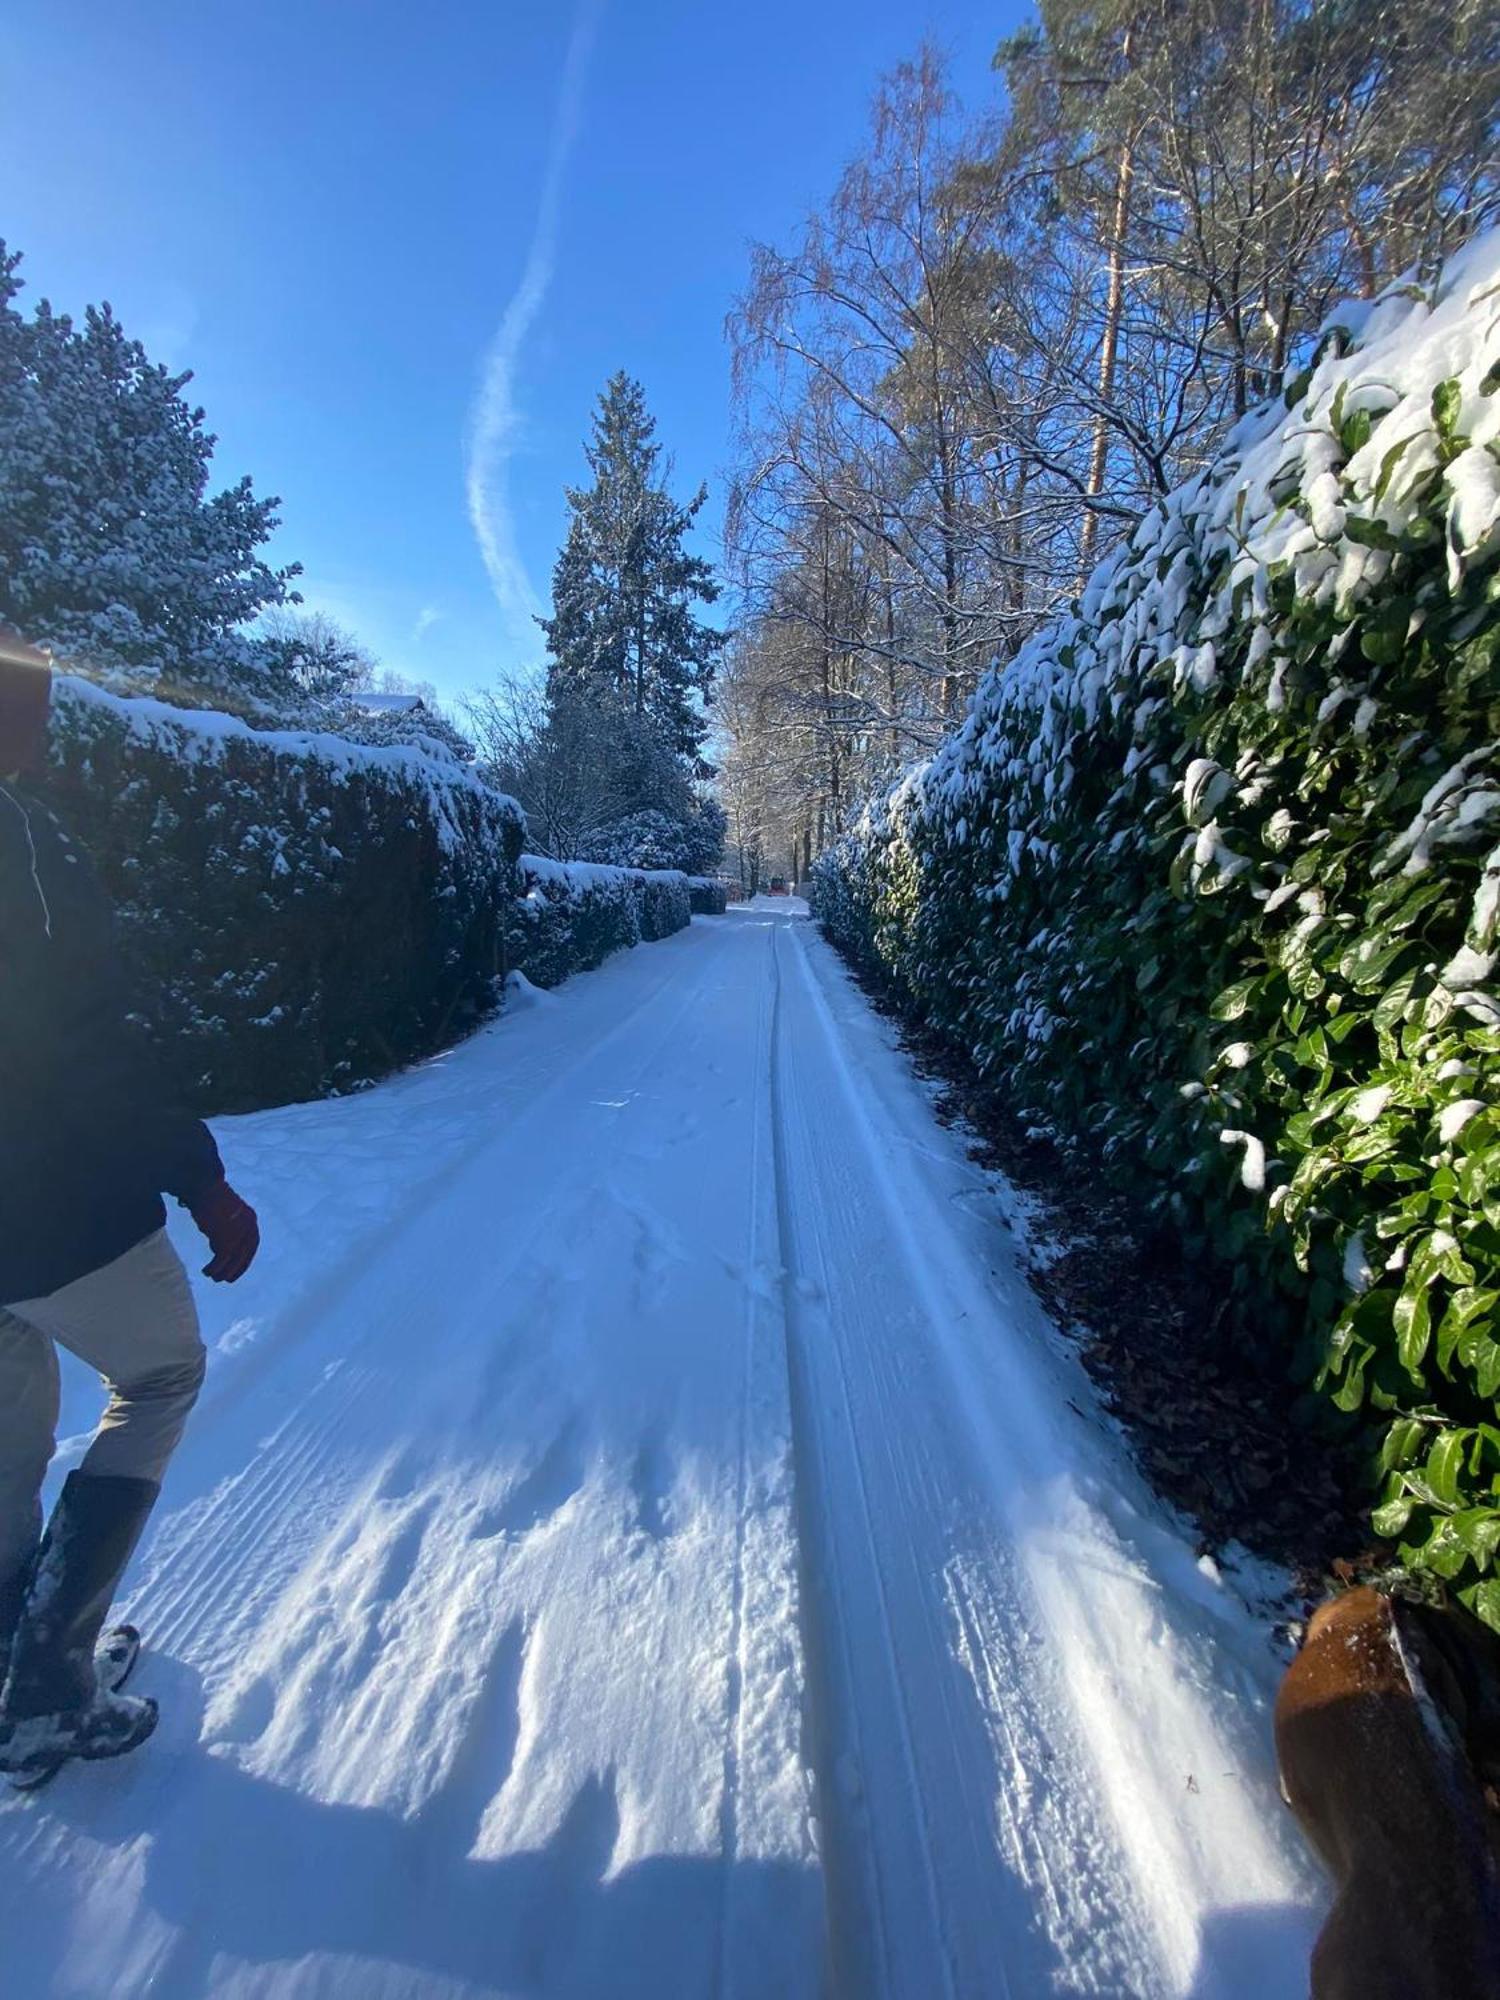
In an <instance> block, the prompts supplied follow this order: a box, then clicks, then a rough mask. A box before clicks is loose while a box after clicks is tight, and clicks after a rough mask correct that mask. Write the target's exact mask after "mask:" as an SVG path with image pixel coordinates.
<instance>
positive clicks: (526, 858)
mask: <svg viewBox="0 0 1500 2000" xmlns="http://www.w3.org/2000/svg"><path fill="white" fill-rule="evenodd" d="M521 886H522V891H523V893H522V895H521V897H520V899H519V901H518V902H517V903H516V904H515V906H514V915H513V919H512V925H511V934H510V940H509V950H510V961H511V963H512V964H513V965H515V966H517V967H519V969H520V970H521V971H522V972H524V973H525V974H526V977H527V978H528V979H529V980H531V982H532V984H533V985H535V986H558V985H560V984H561V983H562V981H563V980H564V979H566V978H567V977H568V975H569V974H570V973H572V972H584V971H591V970H592V969H593V968H594V967H595V966H597V965H600V964H602V963H603V961H604V960H605V959H606V958H608V957H609V955H610V953H611V952H615V951H620V950H622V949H624V948H625V947H627V946H629V945H634V944H639V943H640V942H641V940H642V939H643V938H644V939H646V940H648V941H650V940H655V939H658V938H664V937H670V936H671V934H672V933H673V932H674V931H680V930H682V929H683V928H684V927H685V925H686V924H687V923H688V922H689V920H690V917H691V914H692V913H691V909H690V905H689V896H688V884H687V878H686V877H685V876H683V875H679V874H675V873H671V872H659V873H647V872H646V871H644V870H641V869H632V868H610V867H605V866H603V865H601V864H599V863H596V862H591V861H550V860H548V859H547V858H546V857H545V856H543V855H538V854H524V855H522V857H521Z"/></svg>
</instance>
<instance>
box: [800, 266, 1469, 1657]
mask: <svg viewBox="0 0 1500 2000" xmlns="http://www.w3.org/2000/svg"><path fill="white" fill-rule="evenodd" d="M1497 555H1500V235H1494V234H1492V235H1489V236H1487V237H1485V238H1483V239H1480V240H1479V241H1478V242H1476V243H1474V244H1471V245H1470V246H1469V247H1468V249H1467V250H1466V251H1464V252H1463V253H1462V254H1461V255H1459V256H1458V257H1456V258H1454V259H1453V260H1451V261H1450V263H1449V265H1448V266H1447V267H1446V269H1445V270H1444V271H1443V273H1442V275H1441V277H1440V278H1439V280H1438V281H1437V283H1436V284H1435V285H1434V286H1433V287H1431V288H1430V289H1424V288H1419V287H1417V286H1415V285H1411V284H1403V285H1399V286H1396V287H1394V288H1392V290H1391V291H1390V292H1388V293H1387V294H1385V295H1384V296H1383V297H1382V298H1381V299H1379V300H1378V301H1376V302H1374V303H1373V304H1372V305H1369V306H1363V307H1360V308H1358V309H1357V310H1351V311H1350V312H1349V313H1348V314H1346V315H1345V316H1344V317H1343V320H1342V324H1339V325H1333V326H1330V327H1329V328H1328V329H1327V331H1326V333H1325V335H1324V337H1323V339H1322V341H1321V344H1320V346H1319V349H1318V351H1317V354H1316V356H1315V359H1314V363H1313V366H1312V368H1311V369H1310V371H1309V373H1308V374H1307V375H1305V376H1304V377H1303V378H1302V379H1300V380H1299V381H1298V382H1296V383H1295V384H1293V385H1292V387H1291V388H1290V389H1289V390H1288V392H1287V395H1286V398H1285V401H1284V404H1279V405H1277V406H1275V407H1272V408H1269V409H1266V410H1263V411H1260V412H1258V413H1256V414H1255V415H1253V416H1252V417H1250V418H1248V419H1247V420H1246V421H1245V422H1244V423H1242V424H1241V425H1240V426H1239V427H1238V429H1237V430H1236V432H1235V433H1234V434H1233V435H1232V436H1231V437H1230V438H1229V439H1228V441H1227V443H1226V445H1225V448H1224V449H1223V451H1222V452H1221V454H1220V455H1219V457H1218V458H1217V460H1216V461H1215V462H1214V464H1213V465H1212V466H1210V467H1209V468H1208V470H1207V471H1206V472H1205V473H1204V474H1202V475H1201V476H1200V477H1199V478H1197V479H1196V480H1194V481H1192V482H1191V483H1189V484H1188V485H1186V486H1184V487H1182V488H1181V489H1179V490H1178V491H1176V492H1174V493H1173V494H1171V495H1169V496H1168V497H1167V498H1166V499H1165V500H1164V501H1163V502H1162V503H1160V505H1158V506H1157V507H1156V508H1155V509H1153V510H1152V512H1151V513H1149V514H1148V515H1147V516H1146V517H1145V518H1144V519H1143V520H1142V521H1141V522H1140V524H1139V526H1138V527H1137V529H1136V531H1135V533H1134V535H1133V536H1132V537H1131V539H1130V541H1129V542H1128V543H1127V544H1126V545H1125V546H1124V547H1122V548H1121V549H1120V550H1119V551H1118V552H1117V553H1116V554H1115V555H1114V556H1113V557H1111V558H1110V559H1109V560H1108V561H1107V562H1106V563H1104V564H1103V565H1101V567H1100V568H1099V569H1098V570H1097V571H1096V572H1095V574H1094V576H1093V577H1092V578H1091V580H1090V582H1089V584H1088V586H1087V589H1086V590H1085V592H1084V594H1083V597H1082V599H1081V601H1080V602H1079V604H1078V606H1077V607H1076V609H1075V612H1074V613H1073V614H1072V615H1069V616H1066V617H1063V618H1061V619H1059V620H1058V621H1057V622H1056V623H1055V624H1053V625H1052V626H1050V627H1049V628H1048V629H1046V630H1045V631H1043V632H1041V633H1040V634H1038V635H1037V637H1036V638H1035V639H1034V640H1033V641H1032V642H1031V643H1030V644H1029V645H1028V646H1027V647H1026V648H1025V649H1024V650H1023V651H1022V653H1021V654H1020V655H1019V656H1018V657H1017V658H1016V659H1015V660H1014V661H1012V662H1010V663H1009V664H1008V665H1007V666H1006V667H1005V668H1004V669H1003V670H999V671H997V672H996V673H994V674H993V675H991V676H990V677H989V678H987V679H986V680H985V682H984V683H983V684H982V685H981V687H980V689H979V691H978V693H977V695H976V697H975V700H974V702H973V705H972V707H971V710H970V712H969V714H968V715H967V717H966V718H965V720H964V723H963V725H962V727H961V728H960V729H959V731H958V732H957V733H956V735H955V736H953V737H952V738H951V739H950V740H949V741H948V742H947V743H945V744H944V745H943V747H942V748H941V749H940V750H939V751H938V753H937V754H936V756H935V757H934V758H933V759H932V760H931V762H930V763H929V764H927V765H926V766H925V767H923V768H921V769H919V770H916V771H914V772H912V773H910V774H909V775H908V776H907V777H906V778H905V779H904V780H903V781H902V783H901V784H899V785H898V786H896V787H895V788H894V789H893V791H892V792H891V793H889V794H888V795H887V796H885V797H883V798H880V799H878V800H876V801H874V802H872V803H871V804H870V805H869V806H868V807H867V809H866V810H865V812H864V814H863V816H862V817H861V819H860V820H859V822H858V824H857V825H856V827H855V828H854V830H853V831H852V832H851V833H849V834H848V835H846V836H845V838H844V839H843V840H842V841H841V842H840V843H839V844H838V845H837V846H836V847H835V848H834V849H833V850H831V851H830V853H829V854H828V855H826V856H825V857H824V859H823V860H822V862H821V863H820V864H819V867H818V870H817V876H816V885H815V903H816V907H817V909H818V912H819V914H820V916H821V918H822V921H823V922H824V924H825V925H826V927H827V928H828V930H829V932H830V934H831V935H832V936H833V937H834V938H835V939H836V940H837V941H838V942H839V943H840V944H841V945H842V946H843V947H844V948H845V949H846V950H847V951H848V952H849V953H850V954H851V955H853V956H854V957H856V958H857V959H858V960H860V961H861V962H863V963H864V964H865V965H866V966H868V967H869V968H870V969H871V970H872V971H874V972H876V973H878V974H879V975H880V976H881V977H883V978H884V979H885V980H886V981H887V982H888V983H889V985H890V986H891V987H892V988H893V989H894V991H895V992H896V993H897V995H898V996H899V997H900V998H901V999H902V1000H903V1001H904V1002H905V1003H906V1004H907V1005H908V1006H910V1007H911V1008H913V1009H915V1010H917V1011H919V1012H920V1013H921V1014H922V1015H924V1016H925V1017H926V1018H927V1019H928V1020H930V1021H931V1022H932V1023H934V1024H935V1025H937V1026H938V1027H940V1028H941V1029H942V1030H944V1031H945V1032H946V1033H948V1034H949V1035H951V1036H952V1037H953V1038H954V1040H955V1041H956V1042H958V1043H959V1044H961V1045H962V1046H963V1047H964V1048H965V1049H967V1050H969V1051H971V1052H972V1053H973V1055H974V1056H975V1057H976V1059H977V1060H978V1061H979V1062H980V1063H981V1064H982V1065H983V1066H984V1068H985V1070H986V1072H987V1073H988V1074H989V1075H990V1076H991V1077H993V1078H995V1079H996V1080H997V1081H999V1082H1000V1083H1001V1085H1002V1087H1003V1088H1004V1090H1005V1091H1006V1092H1007V1094H1008V1095H1009V1097H1010V1099H1011V1101H1012V1102H1013V1103H1014V1105H1015V1106H1016V1108H1017V1109H1018V1110H1019V1111H1021V1112H1022V1113H1023V1114H1025V1115H1028V1116H1030V1117H1031V1118H1034V1119H1039V1120H1042V1121H1045V1122H1046V1123H1047V1124H1048V1125H1050V1127H1051V1128H1052V1129H1053V1130H1054V1131H1055V1132H1056V1133H1057V1134H1058V1135H1059V1136H1060V1137H1061V1138H1063V1139H1064V1140H1066V1141H1068V1142H1071V1143H1074V1144H1077V1145H1081V1146H1084V1145H1086V1146H1087V1147H1088V1149H1089V1150H1090V1151H1091V1152H1092V1153H1093V1154H1095V1156H1096V1157H1099V1158H1102V1159H1103V1160H1104V1161H1105V1162H1106V1163H1107V1164H1108V1165H1109V1166H1110V1167H1111V1168H1112V1169H1113V1170H1114V1171H1115V1172H1116V1173H1117V1174H1118V1175H1119V1176H1120V1177H1121V1179H1122V1180H1127V1181H1129V1182H1130V1183H1131V1184H1133V1185H1136V1186H1138V1187H1142V1188H1146V1189H1149V1190H1151V1191H1152V1193H1153V1197H1154V1200H1155V1203H1156V1206H1157V1208H1158V1210H1159V1211H1160V1212H1161V1214H1162V1215H1163V1216H1165V1217H1167V1218H1170V1219H1171V1221H1172V1222H1173V1223H1174V1224H1175V1226H1176V1227H1177V1229H1178V1230H1179V1231H1180V1232H1181V1234H1182V1236H1183V1237H1184V1238H1185V1239H1186V1241H1187V1243H1188V1244H1189V1246H1190V1248H1192V1249H1193V1250H1195V1251H1196V1252H1199V1253H1201V1254H1202V1255H1204V1256H1206V1257H1209V1258H1211V1259H1213V1260H1214V1261H1215V1262H1216V1263H1217V1265H1218V1266H1219V1267H1220V1269H1221V1270H1222V1272H1223V1274H1224V1283H1225V1290H1226V1302H1227V1314H1226V1321H1225V1327H1226V1328H1227V1329H1229V1330H1232V1332H1233V1334H1234V1335H1235V1336H1236V1337H1238V1338H1239V1339H1241V1340H1243V1341H1252V1342H1255V1343H1257V1344H1258V1346H1259V1349H1260V1351H1261V1353H1262V1355H1263V1357H1264V1365H1265V1366H1266V1368H1267V1369H1268V1370H1272V1369H1274V1370H1283V1369H1285V1368H1287V1367H1288V1366H1294V1367H1295V1368H1296V1369H1297V1370H1298V1372H1299V1374H1300V1375H1301V1377H1302V1378H1303V1379H1305V1380H1306V1381H1307V1382H1309V1384H1311V1385H1312V1387H1313V1388H1314V1389H1315V1390H1316V1391H1317V1392H1318V1393H1319V1394H1320V1395H1321V1397H1322V1398H1324V1399H1326V1401H1327V1402H1331V1404H1332V1405H1333V1406H1336V1408H1337V1410H1338V1411H1340V1412H1343V1413H1344V1414H1345V1417H1346V1419H1347V1420H1348V1421H1350V1422H1358V1423H1360V1424H1363V1425H1366V1426H1368V1427H1369V1432H1370V1435H1371V1439H1372V1451H1373V1452H1374V1453H1375V1454H1376V1455H1377V1457H1378V1465H1379V1472H1380V1475H1381V1476H1382V1477H1383V1479H1384V1482H1385V1484H1384V1488H1383V1491H1382V1492H1381V1494H1380V1496H1379V1499H1380V1504H1379V1506H1378V1508H1377V1511H1376V1515H1375V1521H1376V1525H1377V1528H1378V1529H1379V1531H1380V1532H1381V1533H1382V1534H1386V1535H1389V1536H1392V1537H1395V1538H1399V1543H1400V1550H1401V1555H1402V1557H1403V1559H1404V1560H1405V1561H1406V1562H1407V1563H1408V1564H1409V1565H1411V1566H1413V1567H1417V1568H1426V1569H1430V1570H1433V1571H1436V1572H1437V1573H1439V1574H1440V1575H1442V1576H1444V1577H1446V1578H1448V1579H1449V1580H1451V1581H1452V1582H1453V1583H1454V1584H1455V1585H1456V1586H1457V1587H1458V1588H1459V1590H1460V1594H1461V1595H1462V1596H1463V1597H1464V1598H1465V1599H1466V1601H1468V1602H1469V1603H1470V1604H1472V1605H1473V1606H1474V1607H1475V1608H1476V1609H1477V1610H1478V1611H1479V1612H1480V1613H1481V1615H1483V1616H1484V1617H1486V1618H1487V1619H1488V1620H1489V1621H1490V1622H1491V1623H1493V1624H1500V1575H1497V1574H1496V1569H1497V1565H1496V1552H1497V1550H1500V1407H1497V1396H1500V1323H1497V1314H1496V1308H1497V1304H1500V1109H1497V1093H1496V1084H1497V1081H1500V1003H1497V999H1496V994H1495V987H1494V981H1493V972H1494V967H1495V960H1496V952H1497V926H1500V844H1497V842H1500V564H1497V562H1496V557H1497ZM1188 1365H1190V1361H1189V1363H1188Z"/></svg>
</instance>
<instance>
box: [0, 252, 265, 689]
mask: <svg viewBox="0 0 1500 2000" xmlns="http://www.w3.org/2000/svg"><path fill="white" fill-rule="evenodd" d="M19 262H20V259H19V257H18V256H17V255H15V254H14V253H12V252H10V251H8V250H7V249H6V246H5V244H4V243H3V242H0V616H3V617H4V618H6V619H8V620H9V621H10V622H11V623H12V624H14V625H17V626H19V627H20V628H21V630H23V631H24V632H25V633H26V634H27V635H28V637H30V638H32V639H34V640H36V641H38V642H39V643H42V644H47V645H51V646H54V647H56V648H57V650H58V651H59V653H60V654H61V655H62V656H63V657H64V658H73V659H76V660H78V661H79V662H80V663H84V664H88V665H91V666H93V667H95V668H98V669H102V670H103V671H105V672H106V673H111V672H112V673H115V674H117V675H121V676H124V677H125V678H126V679H127V680H128V681H129V682H130V683H131V684H132V685H136V686H148V687H157V686H159V687H163V688H166V689H168V690H170V689H171V688H172V687H174V686H177V685H186V686H194V685H197V686H200V687H201V686H208V687H211V688H214V689H219V690H226V691H227V690H234V691H237V692H239V693H241V694H244V695H246V696H249V697H251V698H259V697H263V696H264V695H265V694H267V693H269V692H271V691H272V684H273V683H274V671H273V665H272V663H271V662H270V661H269V659H268V658H267V656H266V654H265V649H264V648H263V647H262V646H260V645H259V644H258V643H257V642H256V640H255V639H254V638H253V637H251V636H250V635H249V634H247V632H246V631H245V629H244V628H245V626H246V624H247V621H249V620H250V619H252V618H254V617H255V615H256V614H257V613H258V612H260V611H262V610H264V609H266V608H267V607H270V606H275V605H280V604H283V603H285V602H287V601H288V599H289V598H290V599H292V600H293V601H295V593H293V592H291V591H290V590H289V585H290V584H291V582H292V579H293V578H294V577H295V576H296V574H297V565H295V564H293V565H290V566H288V567H286V568H276V567H274V566H273V565H272V564H271V563H269V562H268V561H267V560H266V557H265V553H264V551H265V545H266V543H267V542H268V540H269V539H270V536H271V532H272V530H273V529H274V528H275V526H276V506H277V502H276V501H275V500H274V499H269V500H262V499H260V498H258V497H257V495H256V494H255V492H254V491H253V490H252V487H251V484H250V481H249V480H248V479H242V480H240V481H239V482H238V484H236V485H234V486H229V487H226V488H225V489H224V490H223V491H222V492H219V493H214V494H210V493H209V490H208V485H209V476H210V471H211V465H212V459H213V448H214V438H213V435H212V433H211V432H209V431H208V430H207V429H206V428H205V426H204V421H203V412H202V410H199V409H195V408H194V407H193V406H192V405H191V404H190V403H188V402H187V401H186V399H185V398H184V396H183V394H182V391H183V390H184V388H185V387H186V386H187V384H188V382H189V381H190V379H191V377H190V376H188V375H186V374H181V375H174V374H172V373H171V372H170V371H169V370H168V369H166V368H163V367H160V366H156V365H154V364H153V363H152V362H151V361H150V359H149V358H148V356H147V354H146V351H145V349H144V348H143V347H142V346H141V344H140V342H139V341H137V340H132V339H130V338H129V337H128V336H127V335H126V333H125V331H124V329H123V328H122V327H121V325H120V322H119V321H118V320H117V319H116V318H115V316H114V314H113V313H112V312H111V311H110V309H109V307H108V306H107V305H105V306H101V307H94V306H90V307H89V309H88V311H87V313H86V315H85V317H84V322H83V324H82V326H78V325H76V324H75V323H74V322H73V320H71V319H70V318H69V317H68V316H67V315H66V314H61V313H54V312H53V310H52V308H51V307H50V306H49V305H48V304H47V302H46V301H45V300H43V301H42V302H41V303H40V304H39V305H38V306H37V308H36V311H35V312H34V314H32V316H31V317H30V318H27V317H26V316H25V315H24V314H23V313H22V312H20V311H19V310H18V309H17V308H16V306H15V304H14V300H15V297H16V295H17V293H18V292H19V291H20V290H21V283H22V281H21V279H20V277H19V276H18V274H17V265H18V264H19Z"/></svg>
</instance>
